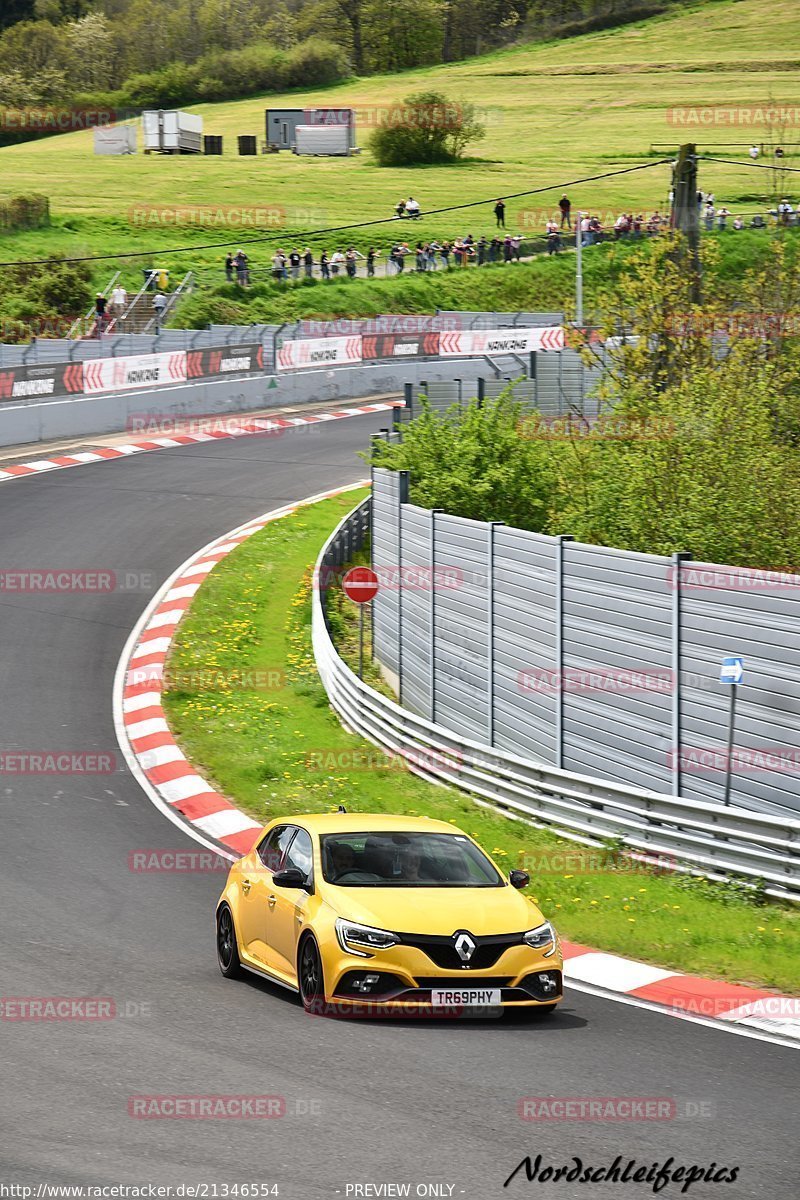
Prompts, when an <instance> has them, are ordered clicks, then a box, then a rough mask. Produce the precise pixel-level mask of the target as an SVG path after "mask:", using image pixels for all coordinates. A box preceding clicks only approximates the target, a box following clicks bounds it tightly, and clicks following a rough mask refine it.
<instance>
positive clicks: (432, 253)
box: [425, 241, 442, 271]
mask: <svg viewBox="0 0 800 1200" xmlns="http://www.w3.org/2000/svg"><path fill="white" fill-rule="evenodd" d="M441 248H442V247H441V246H440V245H439V243H438V242H437V241H433V242H428V244H427V246H426V247H425V269H426V270H428V271H435V270H436V255H437V253H438V251H439V250H441Z"/></svg>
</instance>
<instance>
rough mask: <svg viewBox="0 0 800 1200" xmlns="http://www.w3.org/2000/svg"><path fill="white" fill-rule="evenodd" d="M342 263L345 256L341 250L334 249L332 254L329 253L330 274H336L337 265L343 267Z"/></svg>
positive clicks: (337, 271)
mask: <svg viewBox="0 0 800 1200" xmlns="http://www.w3.org/2000/svg"><path fill="white" fill-rule="evenodd" d="M344 263H345V257H344V255H343V254H342V252H341V250H334V252H333V254H332V255H331V275H338V274H339V267H343V266H344Z"/></svg>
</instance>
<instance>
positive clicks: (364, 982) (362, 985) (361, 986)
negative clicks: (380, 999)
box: [350, 975, 380, 992]
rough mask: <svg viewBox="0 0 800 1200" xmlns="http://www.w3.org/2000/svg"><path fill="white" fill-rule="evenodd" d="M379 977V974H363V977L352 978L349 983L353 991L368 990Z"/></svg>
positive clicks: (370, 989)
mask: <svg viewBox="0 0 800 1200" xmlns="http://www.w3.org/2000/svg"><path fill="white" fill-rule="evenodd" d="M379 979H380V975H365V976H364V978H363V979H354V980H353V982H352V984H351V985H350V986H351V987H352V989H353V991H354V992H370V991H372V988H373V987H374V986H375V984H376V983H377V982H378V980H379Z"/></svg>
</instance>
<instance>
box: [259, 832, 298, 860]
mask: <svg viewBox="0 0 800 1200" xmlns="http://www.w3.org/2000/svg"><path fill="white" fill-rule="evenodd" d="M293 833H294V827H293V826H292V825H276V826H275V828H274V829H271V830H270V831H269V833H268V834H267V836H266V837H265V838H264V840H263V842H262V843H261V845H260V846H259V847H258V857H259V858H260V859H261V861H262V863H263V864H264V866H265V867H266V868H267V870H268V871H277V870H278V869H279V868H280V865H281V863H282V862H283V856H284V854H285V853H286V847H287V846H288V845H289V843H290V842H291V840H292V834H293Z"/></svg>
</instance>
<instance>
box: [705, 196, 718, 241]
mask: <svg viewBox="0 0 800 1200" xmlns="http://www.w3.org/2000/svg"><path fill="white" fill-rule="evenodd" d="M716 211H717V210H716V209H715V208H714V205H713V204H712V202H711V201H710V200H709V201H707V203H706V208H705V212H704V213H703V220H704V221H705V226H706V232H707V233H711V231H712V230H713V228H714V217H715V216H716Z"/></svg>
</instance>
